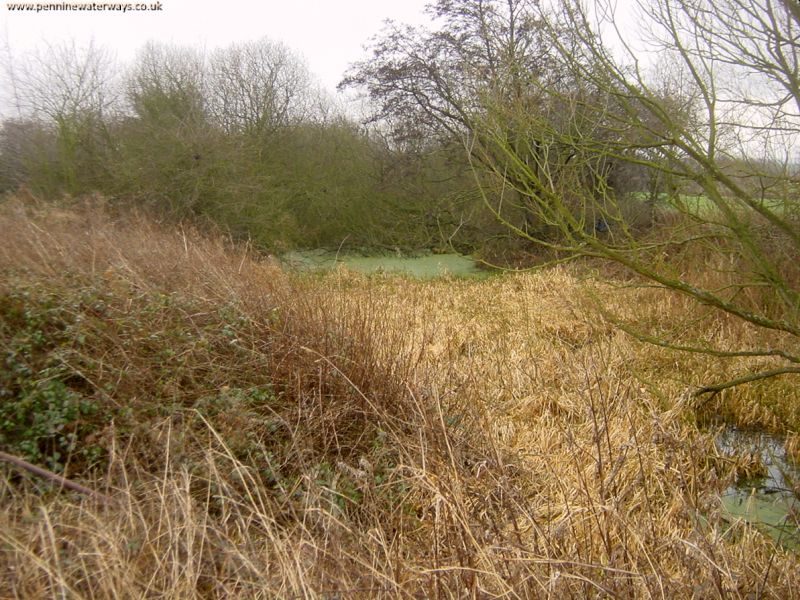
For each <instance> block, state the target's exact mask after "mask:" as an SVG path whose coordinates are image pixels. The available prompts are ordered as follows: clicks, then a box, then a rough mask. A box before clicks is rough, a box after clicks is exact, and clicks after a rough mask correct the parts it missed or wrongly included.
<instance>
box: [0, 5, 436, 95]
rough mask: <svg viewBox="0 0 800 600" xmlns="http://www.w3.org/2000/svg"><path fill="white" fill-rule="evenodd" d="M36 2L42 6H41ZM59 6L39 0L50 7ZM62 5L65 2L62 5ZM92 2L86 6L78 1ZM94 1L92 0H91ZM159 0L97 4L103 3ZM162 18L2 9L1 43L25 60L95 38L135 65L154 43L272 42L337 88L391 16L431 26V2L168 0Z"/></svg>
mask: <svg viewBox="0 0 800 600" xmlns="http://www.w3.org/2000/svg"><path fill="white" fill-rule="evenodd" d="M18 1H19V2H24V1H29V2H30V3H31V4H36V1H37V0H32V1H31V0H18ZM52 1H53V0H38V2H40V3H50V2H52ZM57 1H59V2H60V1H62V0H57ZM77 1H80V2H86V1H87V0H76V2H77ZM88 1H89V2H91V1H92V0H88ZM137 1H138V2H145V3H147V4H148V5H149V4H151V3H152V2H155V1H157V0H95V2H96V3H98V4H99V3H102V2H106V3H113V2H122V3H126V2H131V3H136V2H137ZM161 2H162V5H163V10H162V11H157V12H127V13H121V12H108V11H106V12H66V11H59V12H49V11H48V12H45V11H42V12H38V13H36V12H28V11H24V12H17V11H11V10H9V8H8V5H9V4H11V2H7V1H6V0H2V3H0V44H2V50H3V51H4V52H8V51H9V50H10V52H11V53H12V56H20V55H21V54H23V53H24V52H25V51H26V50H28V49H30V48H33V47H36V46H40V45H42V44H43V43H54V42H55V43H58V42H59V41H70V40H72V39H74V40H76V41H77V42H78V44H79V45H84V44H88V42H89V41H91V40H92V39H93V40H94V42H95V43H96V44H98V45H100V46H103V47H106V48H110V49H112V50H114V51H115V52H116V54H117V58H118V59H119V60H121V61H128V60H130V59H131V58H132V57H133V56H134V55H135V52H136V50H137V49H138V48H140V47H141V46H142V45H144V43H145V42H147V41H149V40H159V41H165V42H173V43H176V44H185V45H192V46H195V47H198V48H203V47H204V48H206V49H209V50H210V49H213V48H215V47H218V46H226V45H228V44H230V43H231V42H242V41H248V40H257V39H260V38H262V37H268V38H270V39H272V40H276V41H282V42H284V43H285V44H287V45H288V46H289V47H290V48H292V49H293V50H295V51H297V52H299V53H300V54H301V55H303V56H304V57H305V59H306V60H307V62H308V65H309V68H310V70H311V72H312V73H313V74H315V75H316V76H317V77H318V78H319V80H320V81H321V83H322V84H323V85H324V86H325V87H327V88H328V89H330V90H333V88H334V87H335V86H336V84H337V83H338V82H339V80H340V79H341V76H342V74H343V72H344V70H345V69H346V68H347V65H348V64H349V63H351V62H353V61H356V60H359V59H360V58H362V57H364V56H365V53H364V50H363V46H364V44H365V43H367V42H368V40H369V38H370V37H371V36H373V35H375V34H376V33H378V32H379V31H380V29H381V25H382V22H383V21H384V20H385V19H388V18H391V19H395V20H397V21H401V22H407V23H415V24H416V23H422V22H424V21H426V17H425V15H424V14H423V7H424V5H425V4H426V2H427V0H280V1H277V0H261V1H258V0H217V1H211V0H161Z"/></svg>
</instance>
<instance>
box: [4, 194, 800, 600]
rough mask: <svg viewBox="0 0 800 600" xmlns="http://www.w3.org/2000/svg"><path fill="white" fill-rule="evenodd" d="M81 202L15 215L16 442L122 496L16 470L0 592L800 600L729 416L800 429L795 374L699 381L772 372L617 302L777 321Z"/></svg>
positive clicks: (10, 485)
mask: <svg viewBox="0 0 800 600" xmlns="http://www.w3.org/2000/svg"><path fill="white" fill-rule="evenodd" d="M87 202H88V203H84V204H82V205H79V206H75V207H70V208H62V209H54V208H52V207H47V206H36V205H35V204H32V203H31V202H30V201H28V202H24V203H23V202H22V201H15V200H11V201H9V202H6V203H5V204H4V205H3V206H2V208H0V237H2V239H3V240H4V244H3V245H2V246H0V269H2V278H0V345H2V347H3V348H5V350H4V358H3V360H4V361H5V362H4V367H3V372H2V376H1V377H2V379H0V384H1V385H2V402H3V404H2V408H0V410H2V411H3V412H2V421H1V422H0V427H2V429H1V430H0V450H3V451H6V452H11V453H14V454H16V455H19V456H23V457H26V458H27V459H29V460H31V461H32V462H36V463H37V464H41V465H42V466H47V467H48V468H50V469H52V470H54V471H58V472H60V473H62V474H63V475H65V476H66V477H69V478H70V479H73V480H75V481H79V482H81V483H82V484H84V485H86V486H89V487H90V488H92V489H94V490H96V491H97V492H98V493H101V494H103V495H104V496H105V497H108V501H106V502H103V501H100V500H98V499H97V498H92V497H87V496H85V495H84V496H82V495H78V494H75V493H72V492H65V491H63V490H59V489H56V488H55V487H54V486H51V485H49V484H47V483H46V482H44V481H42V480H39V479H34V478H31V477H29V476H27V475H24V474H21V473H19V472H18V471H16V470H14V469H12V468H11V467H10V466H8V465H3V466H2V471H0V473H2V479H0V498H2V503H0V506H1V507H2V508H0V553H2V560H0V596H3V597H19V598H36V597H50V596H56V595H59V596H62V597H69V598H72V597H75V598H78V597H87V598H88V597H97V598H105V597H120V598H128V597H131V598H134V597H136V598H138V597H176V598H177V597H180V598H192V597H198V598H200V597H202V598H222V597H226V598H227V597H264V598H271V597H276V598H332V597H354V598H358V597H363V598H374V597H378V598H380V597H385V598H395V597H397V598H415V597H431V598H437V597H438V598H450V597H453V598H455V597H459V598H460V597H473V598H494V597H498V598H537V597H575V598H583V597H605V596H613V597H664V598H674V597H696V598H716V597H719V598H729V597H731V598H738V597H752V596H755V597H764V598H790V597H794V596H797V595H798V592H797V584H798V581H800V568H799V567H800V563H798V560H797V557H796V556H795V555H794V554H792V553H790V552H787V551H785V550H783V549H780V548H779V547H776V546H775V545H774V544H773V543H772V542H770V541H769V540H768V539H767V538H766V537H764V536H762V535H761V534H759V533H758V532H756V531H754V530H752V529H750V528H748V527H746V526H744V525H741V524H737V523H733V522H731V521H730V519H729V518H728V517H727V516H726V515H725V514H724V512H723V511H722V510H721V505H720V502H719V499H718V493H719V491H720V490H721V489H723V488H724V487H725V486H726V485H727V484H728V483H729V482H731V481H732V480H733V479H734V478H735V477H736V475H737V468H738V467H737V464H736V463H735V461H732V460H730V459H727V458H725V457H722V456H721V455H720V454H719V452H718V451H717V449H716V447H715V445H714V442H713V435H712V432H710V430H709V429H708V428H707V425H708V423H709V422H710V421H711V420H712V418H713V417H717V416H719V415H723V416H725V417H726V418H727V419H728V421H729V422H733V423H738V424H740V425H751V426H758V427H762V428H768V429H771V430H774V431H786V430H789V431H792V430H793V431H797V429H796V428H797V427H798V425H800V413H798V411H799V410H800V409H798V408H797V407H798V406H800V403H798V398H797V395H798V393H797V390H796V389H795V387H794V386H792V385H791V383H792V382H791V381H789V380H773V381H769V382H764V383H762V384H761V385H760V386H752V387H749V388H743V389H735V390H733V391H727V392H725V393H723V394H719V395H718V396H716V397H714V398H713V399H711V400H708V401H698V400H696V399H694V398H692V397H691V396H690V395H689V394H688V393H687V391H689V390H691V388H692V386H694V385H698V384H702V383H707V382H708V380H709V378H713V379H714V380H718V379H723V378H726V377H735V376H736V375H737V374H738V373H740V372H742V371H743V370H746V369H747V368H749V367H750V366H752V365H749V364H748V363H746V362H745V361H744V360H738V361H728V362H722V361H720V360H718V359H712V358H709V357H706V356H702V355H686V354H679V353H675V352H671V351H668V350H666V349H661V348H657V347H654V346H651V345H646V344H643V343H641V342H637V341H636V340H634V339H633V338H631V337H630V336H627V335H625V334H624V333H622V332H620V331H619V330H618V329H616V328H615V327H613V326H612V325H610V324H609V323H608V322H607V321H606V320H604V319H603V318H602V317H601V315H600V313H599V312H598V310H597V302H598V300H599V301H601V302H602V303H603V305H604V306H605V307H606V308H607V309H610V310H612V311H613V312H614V313H616V314H617V315H618V316H620V317H623V318H627V319H629V320H633V321H635V322H636V323H638V324H639V325H641V326H642V327H644V328H646V329H647V330H648V331H654V330H655V331H659V330H661V331H667V330H668V331H670V332H671V333H673V334H675V335H676V336H680V334H681V332H682V331H683V332H685V334H686V335H687V336H688V335H689V334H691V335H694V336H696V335H701V336H705V337H706V338H707V339H709V340H714V341H715V342H718V343H721V344H722V345H723V346H725V345H729V346H730V347H735V346H737V345H739V344H740V343H741V342H743V341H747V342H753V341H754V340H755V339H756V338H754V336H756V335H759V334H757V333H755V332H753V331H751V330H749V329H747V328H745V327H743V326H741V325H740V324H738V323H736V322H733V321H723V320H719V319H717V318H700V317H698V316H697V315H696V313H695V312H693V310H692V311H690V310H689V305H688V304H687V302H686V301H685V300H683V299H681V298H680V297H677V296H673V295H664V294H663V293H662V292H660V291H658V290H655V289H652V288H642V287H637V286H633V285H631V283H630V282H625V281H623V280H621V279H619V280H613V279H611V280H609V279H606V278H605V277H604V278H597V277H595V276H594V275H593V273H592V272H590V271H588V270H586V269H583V270H579V269H577V268H575V269H573V270H568V269H564V268H558V269H551V270H548V271H542V272H539V273H532V274H520V275H514V276H504V277H497V278H492V279H490V280H486V281H478V282H474V281H462V280H447V279H444V280H435V281H412V280H408V279H405V278H400V277H393V276H373V277H364V276H360V275H354V274H351V273H348V272H344V271H339V272H335V273H332V274H330V275H326V276H314V277H298V276H293V275H290V274H287V273H285V272H283V271H281V270H280V268H279V267H278V266H277V265H275V264H272V263H271V262H270V261H267V260H264V259H262V258H261V257H259V256H256V255H253V254H251V253H250V252H249V251H248V249H247V248H246V247H242V246H232V245H229V244H227V243H226V242H225V241H224V240H222V239H218V238H209V237H207V236H201V235H199V234H198V233H197V232H194V231H191V230H188V229H176V228H173V227H165V226H161V225H159V224H157V223H154V222H153V221H151V220H149V219H147V218H144V217H139V216H135V215H129V214H126V215H116V216H114V215H110V214H109V213H108V211H106V210H105V208H104V207H103V205H102V202H100V201H99V200H96V201H94V204H92V201H87ZM595 275H596V274H595ZM615 281H617V282H616V283H615ZM762 360H763V359H762Z"/></svg>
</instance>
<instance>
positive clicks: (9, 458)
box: [0, 452, 111, 504]
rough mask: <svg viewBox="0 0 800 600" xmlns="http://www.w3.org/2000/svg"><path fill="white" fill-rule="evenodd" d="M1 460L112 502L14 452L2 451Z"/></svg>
mask: <svg viewBox="0 0 800 600" xmlns="http://www.w3.org/2000/svg"><path fill="white" fill-rule="evenodd" d="M0 460H2V461H6V462H9V463H11V464H12V465H14V466H16V467H19V468H20V469H24V470H26V471H29V472H30V473H33V474H34V475H38V476H39V477H42V478H43V479H49V480H50V481H52V482H54V483H56V484H58V485H60V486H61V487H64V488H67V489H70V490H73V491H75V492H78V493H79V494H84V495H86V496H90V497H91V498H95V499H96V500H100V501H101V502H103V503H104V504H110V503H111V498H109V497H108V496H106V495H105V494H101V493H100V492H97V491H95V490H93V489H91V488H88V487H86V486H83V485H81V484H80V483H75V482H74V481H71V480H69V479H67V478H66V477H62V476H61V475H58V474H57V473H53V472H52V471H48V470H47V469H43V468H42V467H37V466H36V465H34V464H31V463H29V462H28V461H26V460H23V459H21V458H19V457H18V456H13V455H12V454H7V453H5V452H0Z"/></svg>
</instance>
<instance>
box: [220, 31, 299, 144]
mask: <svg viewBox="0 0 800 600" xmlns="http://www.w3.org/2000/svg"><path fill="white" fill-rule="evenodd" d="M208 79H209V81H208V89H209V104H210V112H211V114H212V116H213V119H214V120H215V121H216V122H217V123H218V124H220V125H221V126H222V128H223V129H224V130H225V131H226V132H228V133H245V134H247V135H249V136H254V137H258V138H260V137H263V136H265V135H268V134H270V133H274V132H275V131H276V130H277V129H278V128H280V127H283V126H286V125H289V124H290V123H292V122H298V121H300V120H302V119H303V118H304V117H305V116H306V113H307V111H308V108H309V103H308V100H309V98H310V97H311V96H313V95H314V93H313V90H312V81H311V76H310V75H309V72H308V69H307V67H306V65H305V64H304V63H303V61H302V60H301V59H300V58H299V57H298V56H297V55H296V54H294V53H293V52H292V51H291V50H289V49H288V48H287V47H286V46H284V45H283V44H280V43H276V42H271V41H269V40H267V39H262V40H260V41H258V42H249V43H244V44H236V45H232V46H229V47H227V48H224V49H221V50H217V51H216V52H214V53H213V54H212V55H211V58H210V61H209V77H208Z"/></svg>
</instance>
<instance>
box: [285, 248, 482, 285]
mask: <svg viewBox="0 0 800 600" xmlns="http://www.w3.org/2000/svg"><path fill="white" fill-rule="evenodd" d="M283 261H284V262H285V263H286V264H288V265H289V266H290V267H292V268H296V269H300V270H312V271H313V270H330V269H334V268H337V267H339V266H344V267H345V268H347V269H351V270H353V271H357V272H359V273H368V274H371V273H398V274H404V275H409V276H411V277H417V278H419V279H432V278H435V277H444V276H451V277H486V276H488V275H489V274H490V272H489V271H486V270H484V269H481V268H480V266H479V263H478V261H476V260H475V259H474V258H471V257H469V256H464V255H461V254H425V255H421V256H400V255H397V254H384V255H373V256H364V255H358V254H337V253H335V252H328V251H325V250H302V251H295V252H289V253H287V254H285V255H284V256H283Z"/></svg>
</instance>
